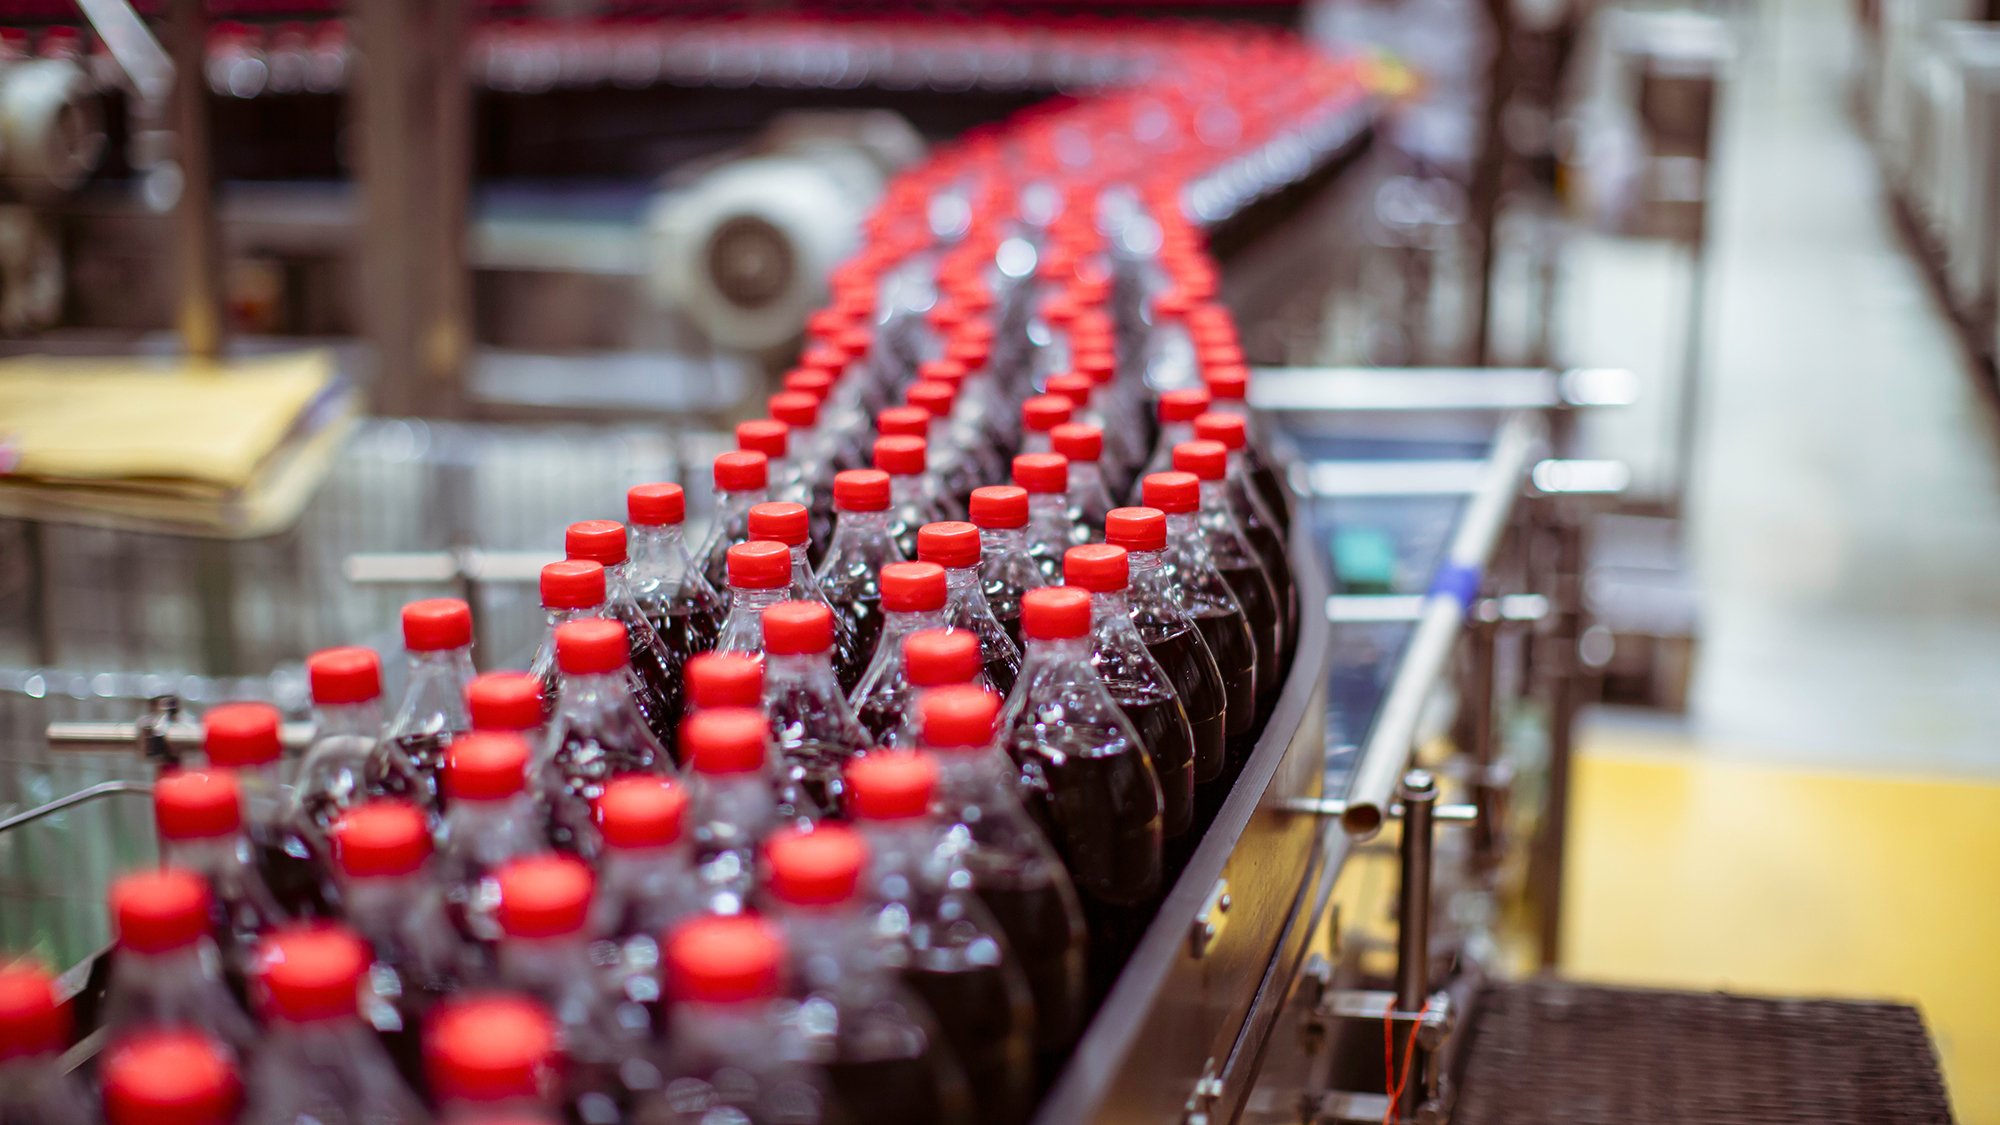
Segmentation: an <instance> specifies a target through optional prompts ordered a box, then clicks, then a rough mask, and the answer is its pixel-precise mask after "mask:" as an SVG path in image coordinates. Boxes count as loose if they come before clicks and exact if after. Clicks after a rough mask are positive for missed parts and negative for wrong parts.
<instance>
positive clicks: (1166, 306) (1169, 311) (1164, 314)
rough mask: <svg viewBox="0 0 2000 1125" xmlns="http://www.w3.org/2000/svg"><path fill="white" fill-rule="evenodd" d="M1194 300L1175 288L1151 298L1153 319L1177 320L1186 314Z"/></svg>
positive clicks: (1184, 291)
mask: <svg viewBox="0 0 2000 1125" xmlns="http://www.w3.org/2000/svg"><path fill="white" fill-rule="evenodd" d="M1193 304H1194V299H1193V298H1191V297H1190V296H1188V293H1187V291H1186V290H1184V289H1182V288H1180V287H1179V286H1175V287H1174V288H1172V289H1169V290H1167V291H1166V292H1164V293H1161V294H1160V295H1159V296H1157V297H1154V298H1153V318H1154V319H1155V320H1177V319H1179V318H1181V317H1184V316H1186V315H1187V314H1188V309H1189V307H1190V306H1192V305H1193Z"/></svg>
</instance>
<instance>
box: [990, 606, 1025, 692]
mask: <svg viewBox="0 0 2000 1125" xmlns="http://www.w3.org/2000/svg"><path fill="white" fill-rule="evenodd" d="M986 604H987V606H988V607H989V608H991V609H992V610H993V619H994V620H995V621H998V622H999V623H1000V627H1001V628H1002V629H1005V630H1007V637H1008V639H1009V640H1012V641H1013V642H1014V647H1015V648H1016V649H1023V648H1024V646H1025V645H1026V643H1027V642H1026V641H1025V640H1023V639H1022V636H1021V592H1020V591H1019V590H1012V591H1009V590H1005V589H1003V590H1001V591H1000V592H999V593H998V594H995V592H994V589H993V587H991V586H988V587H987V588H986ZM988 674H989V675H991V673H990V672H989V673H988ZM1016 676H1017V678H1018V670H1017V672H1016ZM995 686H996V687H997V686H998V685H997V684H996V685H995ZM1007 690H1008V691H1009V692H1010V693H1011V692H1012V691H1013V690H1014V689H1013V688H1011V687H1010V688H1008V689H1007Z"/></svg>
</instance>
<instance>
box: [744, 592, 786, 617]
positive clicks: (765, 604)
mask: <svg viewBox="0 0 2000 1125" xmlns="http://www.w3.org/2000/svg"><path fill="white" fill-rule="evenodd" d="M791 596H792V592H791V590H789V589H787V588H785V587H782V586H780V587H778V588H776V589H765V588H763V587H755V588H752V587H749V586H731V587H730V588H729V612H730V613H731V614H733V615H735V616H738V617H742V616H745V615H752V614H758V615H761V614H762V613H763V612H764V611H765V610H767V609H769V608H771V607H772V606H774V605H777V604H778V603H779V602H782V601H785V600H787V599H789V598H790V597H791Z"/></svg>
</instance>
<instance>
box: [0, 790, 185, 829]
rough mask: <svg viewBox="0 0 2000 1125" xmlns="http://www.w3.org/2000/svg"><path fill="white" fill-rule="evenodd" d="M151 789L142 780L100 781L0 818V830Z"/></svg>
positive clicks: (148, 791) (140, 793) (143, 792)
mask: <svg viewBox="0 0 2000 1125" xmlns="http://www.w3.org/2000/svg"><path fill="white" fill-rule="evenodd" d="M152 791H153V787H152V786H151V785H148V784H147V783H145V782H143V781H100V782H98V783H97V784H96V785H92V786H89V787H88V788H84V789H79V790H77V791H76V792H74V793H71V794H69V795H67V796H63V797H57V798H56V799H55V800H53V801H50V802H48V803H47V804H43V805H36V806H35V807H34V808H32V809H28V810H27V811H25V812H18V813H15V814H14V815H13V816H10V817H7V818H6V819H5V820H0V832H6V831H8V830H9V829H12V828H19V827H20V826H21V825H23V824H32V823H34V822H35V821H37V820H40V819H42V818H43V817H46V816H54V815H55V814H57V813H59V812H62V811H63V810H64V809H73V808H75V807H76V806H78V805H83V804H88V803H90V802H91V801H95V800H97V799H98V798H99V797H115V796H117V795H119V794H121V793H132V794H137V795H144V794H147V793H151V792H152Z"/></svg>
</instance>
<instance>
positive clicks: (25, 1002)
mask: <svg viewBox="0 0 2000 1125" xmlns="http://www.w3.org/2000/svg"><path fill="white" fill-rule="evenodd" d="M71 1030H72V1029H71V1027H70V1009H69V1006H68V1005H67V1004H65V1003H63V1002H62V1000H61V998H60V997H58V996H57V995H56V979H55V975H54V974H52V973H50V972H49V971H48V970H46V969H44V968H42V967H41V966H39V965H36V964H34V963H33V962H21V963H19V964H14V965H9V966H7V967H5V968H0V1121H5V1122H7V1125H91V1122H93V1121H95V1120H97V1114H96V1113H94V1112H92V1109H91V1105H90V1100H89V1098H88V1097H86V1096H85V1094H84V1091H83V1088H82V1087H81V1086H79V1085H77V1082H76V1080H75V1079H74V1078H73V1077H72V1076H71V1075H70V1074H69V1072H68V1071H66V1070H65V1069H64V1068H63V1066H62V1054H63V1051H64V1050H66V1049H67V1048H68V1047H69V1040H70V1035H71Z"/></svg>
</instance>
